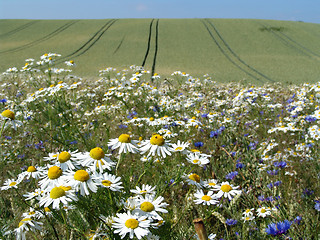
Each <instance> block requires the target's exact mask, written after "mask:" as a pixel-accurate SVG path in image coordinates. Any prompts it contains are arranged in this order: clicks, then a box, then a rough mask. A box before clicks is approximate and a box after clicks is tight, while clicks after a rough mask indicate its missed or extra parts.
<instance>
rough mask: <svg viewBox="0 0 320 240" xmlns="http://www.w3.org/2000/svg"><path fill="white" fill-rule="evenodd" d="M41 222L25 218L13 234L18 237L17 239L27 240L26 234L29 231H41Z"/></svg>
mask: <svg viewBox="0 0 320 240" xmlns="http://www.w3.org/2000/svg"><path fill="white" fill-rule="evenodd" d="M40 225H42V223H41V222H37V221H35V220H32V219H31V218H24V219H22V220H21V221H20V222H19V227H18V228H16V229H14V230H13V232H14V234H15V235H16V239H22V240H24V239H26V235H25V233H26V232H27V231H35V230H41V226H40Z"/></svg>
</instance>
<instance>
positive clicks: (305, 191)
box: [302, 188, 314, 196]
mask: <svg viewBox="0 0 320 240" xmlns="http://www.w3.org/2000/svg"><path fill="white" fill-rule="evenodd" d="M302 193H303V195H305V196H311V195H312V194H314V191H313V190H310V189H308V188H306V189H305V190H303V192H302Z"/></svg>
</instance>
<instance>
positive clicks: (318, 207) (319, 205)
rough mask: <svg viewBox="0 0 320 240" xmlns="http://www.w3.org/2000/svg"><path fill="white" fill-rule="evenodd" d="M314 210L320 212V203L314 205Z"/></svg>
mask: <svg viewBox="0 0 320 240" xmlns="http://www.w3.org/2000/svg"><path fill="white" fill-rule="evenodd" d="M314 209H316V210H317V211H319V212H320V202H316V204H315V205H314Z"/></svg>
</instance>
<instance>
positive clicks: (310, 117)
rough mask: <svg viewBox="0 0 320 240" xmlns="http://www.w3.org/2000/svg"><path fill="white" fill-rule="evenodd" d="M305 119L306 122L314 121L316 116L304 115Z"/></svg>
mask: <svg viewBox="0 0 320 240" xmlns="http://www.w3.org/2000/svg"><path fill="white" fill-rule="evenodd" d="M305 120H306V121H307V122H315V121H316V120H317V118H316V117H314V116H310V115H309V116H306V117H305Z"/></svg>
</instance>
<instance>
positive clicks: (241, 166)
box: [236, 162, 244, 169]
mask: <svg viewBox="0 0 320 240" xmlns="http://www.w3.org/2000/svg"><path fill="white" fill-rule="evenodd" d="M243 167H244V165H243V163H241V162H238V163H237V164H236V168H239V169H242V168H243Z"/></svg>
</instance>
